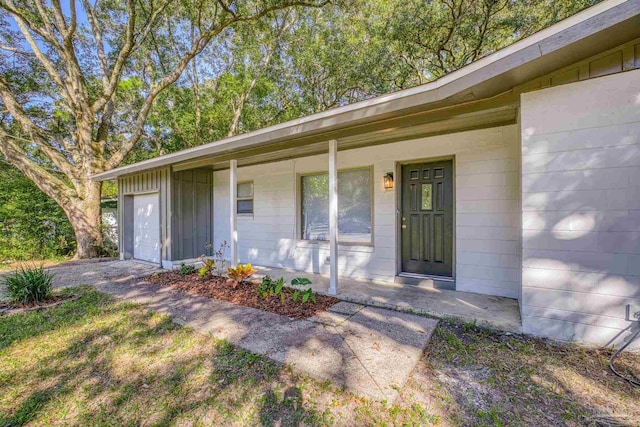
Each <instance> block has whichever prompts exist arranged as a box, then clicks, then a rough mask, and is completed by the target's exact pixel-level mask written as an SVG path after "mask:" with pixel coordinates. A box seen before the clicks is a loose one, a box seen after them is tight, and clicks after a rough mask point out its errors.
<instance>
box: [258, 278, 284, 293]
mask: <svg viewBox="0 0 640 427" xmlns="http://www.w3.org/2000/svg"><path fill="white" fill-rule="evenodd" d="M284 284H285V281H284V278H283V277H281V278H279V279H278V280H273V279H272V278H271V276H264V277H263V278H262V282H261V283H260V286H258V295H260V296H261V297H262V298H267V297H269V296H278V295H281V292H282V288H284Z"/></svg>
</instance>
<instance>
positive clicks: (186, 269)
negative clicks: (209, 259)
mask: <svg viewBox="0 0 640 427" xmlns="http://www.w3.org/2000/svg"><path fill="white" fill-rule="evenodd" d="M195 271H196V267H195V266H194V265H191V264H185V263H184V262H183V263H181V264H180V268H179V269H178V272H179V273H180V274H181V275H183V276H187V275H189V274H193V273H195Z"/></svg>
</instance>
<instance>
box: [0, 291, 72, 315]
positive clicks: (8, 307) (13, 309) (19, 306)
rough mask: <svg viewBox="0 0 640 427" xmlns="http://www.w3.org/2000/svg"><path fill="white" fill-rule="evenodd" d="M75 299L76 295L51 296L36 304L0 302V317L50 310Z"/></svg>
mask: <svg viewBox="0 0 640 427" xmlns="http://www.w3.org/2000/svg"><path fill="white" fill-rule="evenodd" d="M76 298H78V296H77V295H53V296H51V297H50V298H47V299H46V300H44V301H40V302H37V303H33V302H31V303H13V302H9V301H0V316H2V315H6V314H16V313H24V312H27V311H34V310H42V309H44V308H51V307H55V306H56V305H59V304H62V303H63V302H65V301H69V300H72V299H76Z"/></svg>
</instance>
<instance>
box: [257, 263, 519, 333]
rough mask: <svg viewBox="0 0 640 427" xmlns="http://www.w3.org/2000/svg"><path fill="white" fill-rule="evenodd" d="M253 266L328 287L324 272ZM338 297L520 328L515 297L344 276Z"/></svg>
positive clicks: (504, 328)
mask: <svg viewBox="0 0 640 427" xmlns="http://www.w3.org/2000/svg"><path fill="white" fill-rule="evenodd" d="M256 268H257V269H258V274H257V276H264V275H269V276H271V277H273V278H279V277H284V278H285V280H287V282H291V279H294V278H296V277H306V278H308V279H309V280H311V282H312V283H313V285H312V288H313V289H314V291H316V292H319V293H323V294H326V293H327V291H328V289H329V277H327V276H322V275H320V274H313V273H302V272H299V271H293V270H287V269H281V268H271V267H260V266H258V267H256ZM338 298H340V299H341V300H344V301H350V302H354V303H358V304H364V305H368V306H374V307H381V308H388V309H392V310H400V311H405V312H410V313H416V314H426V315H429V316H434V317H438V318H443V319H446V318H454V319H459V320H463V321H468V322H476V323H477V324H478V325H480V326H486V327H490V328H492V329H496V330H500V331H506V332H513V333H521V332H522V323H521V321H520V308H519V306H518V301H517V300H515V299H511V298H504V297H496V296H491V295H482V294H474V293H471V292H459V291H448V290H441V289H433V288H430V287H421V286H411V285H401V284H398V283H389V282H373V281H367V280H354V279H348V278H345V277H341V278H340V280H339V283H338Z"/></svg>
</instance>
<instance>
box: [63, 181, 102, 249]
mask: <svg viewBox="0 0 640 427" xmlns="http://www.w3.org/2000/svg"><path fill="white" fill-rule="evenodd" d="M101 187H102V183H100V182H88V183H86V188H87V190H86V195H85V197H84V199H76V200H75V201H74V202H72V203H70V204H69V205H68V206H64V207H63V208H64V211H65V213H66V214H67V217H68V218H69V222H71V226H72V227H73V231H74V233H75V235H76V244H77V251H76V255H75V257H74V259H84V258H95V257H98V256H100V255H102V252H103V238H102V209H101V207H100V190H101Z"/></svg>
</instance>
